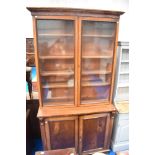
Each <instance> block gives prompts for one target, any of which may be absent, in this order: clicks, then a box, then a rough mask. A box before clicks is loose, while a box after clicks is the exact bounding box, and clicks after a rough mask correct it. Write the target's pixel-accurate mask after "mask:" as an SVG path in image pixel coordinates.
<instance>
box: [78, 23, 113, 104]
mask: <svg viewBox="0 0 155 155" xmlns="http://www.w3.org/2000/svg"><path fill="white" fill-rule="evenodd" d="M114 28H115V24H114V23H110V22H109V23H107V22H102V21H95V22H94V21H82V47H81V48H82V75H81V81H82V82H81V103H82V104H85V103H89V104H91V103H100V102H103V101H105V100H108V98H109V95H110V87H111V86H110V83H111V72H112V60H113V48H114V44H113V42H114V37H115V34H114V32H115V31H114Z"/></svg>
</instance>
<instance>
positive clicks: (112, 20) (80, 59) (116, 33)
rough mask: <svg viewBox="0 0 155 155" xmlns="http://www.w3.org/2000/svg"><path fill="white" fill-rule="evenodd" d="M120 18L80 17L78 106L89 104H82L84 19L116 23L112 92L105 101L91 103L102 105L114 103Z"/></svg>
mask: <svg viewBox="0 0 155 155" xmlns="http://www.w3.org/2000/svg"><path fill="white" fill-rule="evenodd" d="M118 20H119V19H114V18H98V17H79V25H78V30H79V33H78V47H79V49H78V51H79V54H78V66H79V68H78V82H79V84H78V86H79V89H78V106H88V104H81V75H82V74H81V67H82V63H81V62H82V57H81V56H82V49H81V45H82V21H103V22H104V21H105V22H107V23H108V22H113V23H115V24H116V26H115V37H114V49H113V61H112V72H111V84H110V94H109V98H108V100H105V102H102V103H92V104H91V105H100V104H103V105H104V103H105V104H112V95H113V89H114V79H115V66H116V50H117V41H118V40H117V39H118Z"/></svg>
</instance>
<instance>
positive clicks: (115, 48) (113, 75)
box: [110, 22, 119, 103]
mask: <svg viewBox="0 0 155 155" xmlns="http://www.w3.org/2000/svg"><path fill="white" fill-rule="evenodd" d="M118 30H119V23H118V22H117V23H116V36H115V46H114V56H113V67H112V73H113V74H112V80H111V92H110V103H112V96H113V90H114V80H115V69H116V59H117V54H116V53H117V42H118Z"/></svg>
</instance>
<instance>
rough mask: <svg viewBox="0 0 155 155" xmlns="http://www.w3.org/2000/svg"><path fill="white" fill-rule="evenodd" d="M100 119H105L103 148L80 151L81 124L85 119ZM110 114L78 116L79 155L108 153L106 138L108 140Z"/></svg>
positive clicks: (81, 141)
mask: <svg viewBox="0 0 155 155" xmlns="http://www.w3.org/2000/svg"><path fill="white" fill-rule="evenodd" d="M100 117H106V127H105V128H106V129H105V140H104V146H103V148H97V149H92V150H87V151H82V146H83V122H84V120H86V119H95V118H100ZM109 124H110V113H99V114H90V115H83V116H79V154H88V153H93V152H95V151H98V152H106V151H108V150H109V149H108V147H107V145H108V138H109V127H110V125H109Z"/></svg>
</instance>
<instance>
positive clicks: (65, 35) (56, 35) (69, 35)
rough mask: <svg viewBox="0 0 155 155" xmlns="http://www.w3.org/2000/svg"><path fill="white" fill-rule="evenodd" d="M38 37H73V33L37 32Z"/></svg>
mask: <svg viewBox="0 0 155 155" xmlns="http://www.w3.org/2000/svg"><path fill="white" fill-rule="evenodd" d="M38 36H40V37H73V36H74V35H73V34H69V33H67V34H58V33H57V34H56V33H40V34H38Z"/></svg>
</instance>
